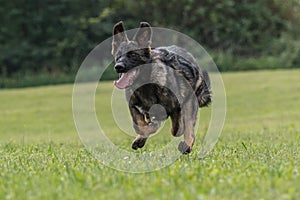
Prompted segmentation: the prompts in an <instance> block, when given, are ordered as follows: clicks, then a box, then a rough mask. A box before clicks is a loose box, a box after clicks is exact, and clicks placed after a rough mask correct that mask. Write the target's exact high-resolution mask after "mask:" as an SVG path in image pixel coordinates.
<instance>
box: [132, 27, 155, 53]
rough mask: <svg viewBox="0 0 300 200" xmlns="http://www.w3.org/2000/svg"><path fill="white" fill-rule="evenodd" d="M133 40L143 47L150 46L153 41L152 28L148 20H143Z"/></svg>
mask: <svg viewBox="0 0 300 200" xmlns="http://www.w3.org/2000/svg"><path fill="white" fill-rule="evenodd" d="M133 40H134V41H136V42H137V43H138V44H139V45H140V46H141V47H145V48H147V47H150V45H151V42H152V29H151V26H150V24H148V23H147V22H141V23H140V28H139V29H138V30H137V32H136V33H135V35H134V37H133Z"/></svg>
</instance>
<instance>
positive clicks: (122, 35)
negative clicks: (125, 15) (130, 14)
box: [111, 21, 128, 55]
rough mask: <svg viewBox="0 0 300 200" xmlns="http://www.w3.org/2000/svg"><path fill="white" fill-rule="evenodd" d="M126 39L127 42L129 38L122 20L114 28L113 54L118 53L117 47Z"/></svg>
mask: <svg viewBox="0 0 300 200" xmlns="http://www.w3.org/2000/svg"><path fill="white" fill-rule="evenodd" d="M124 41H126V42H127V41H128V38H127V34H126V32H125V28H124V25H123V22H122V21H120V22H118V23H116V24H115V26H114V28H113V40H112V50H111V53H112V55H114V54H115V53H116V50H117V48H118V47H119V45H120V44H121V43H122V42H124Z"/></svg>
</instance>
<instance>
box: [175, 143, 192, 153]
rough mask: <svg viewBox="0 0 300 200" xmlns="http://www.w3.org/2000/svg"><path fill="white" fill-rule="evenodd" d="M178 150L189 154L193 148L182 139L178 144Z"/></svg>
mask: <svg viewBox="0 0 300 200" xmlns="http://www.w3.org/2000/svg"><path fill="white" fill-rule="evenodd" d="M178 150H179V151H180V152H181V153H182V154H188V153H191V151H192V148H191V147H190V146H189V145H187V144H186V143H185V142H184V141H181V142H180V143H179V145H178Z"/></svg>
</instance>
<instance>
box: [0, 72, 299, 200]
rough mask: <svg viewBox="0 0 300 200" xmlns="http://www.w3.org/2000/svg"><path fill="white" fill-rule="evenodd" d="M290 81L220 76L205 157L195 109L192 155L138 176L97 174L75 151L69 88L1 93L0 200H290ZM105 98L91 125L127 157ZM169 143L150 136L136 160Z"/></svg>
mask: <svg viewBox="0 0 300 200" xmlns="http://www.w3.org/2000/svg"><path fill="white" fill-rule="evenodd" d="M299 76H300V70H286V71H285V70H278V71H259V72H256V71H253V72H246V73H242V72H238V73H225V74H223V79H224V83H225V87H226V93H227V102H228V105H227V106H228V107H227V118H226V124H225V127H224V131H223V133H222V135H221V137H220V139H219V142H218V143H217V145H216V147H215V148H214V149H213V151H212V152H211V154H210V155H209V156H207V157H205V158H204V159H198V154H197V152H198V151H199V149H200V143H201V135H202V134H203V132H205V130H206V128H207V125H208V119H209V109H203V111H202V112H201V124H200V129H199V133H198V134H199V135H200V136H199V137H197V141H196V146H195V148H194V150H193V152H192V154H190V155H185V156H180V157H179V159H178V160H177V161H176V162H175V163H174V164H172V165H170V166H168V167H166V168H163V169H161V170H158V171H154V172H151V173H142V174H131V173H126V172H120V171H116V170H113V169H111V168H109V167H106V166H104V165H103V164H102V163H101V162H100V161H99V160H98V159H96V158H95V157H94V156H93V155H91V154H90V153H89V152H88V151H87V150H86V149H85V148H84V146H83V145H82V144H81V142H80V140H79V137H78V135H77V132H76V129H75V127H74V122H73V118H72V85H60V86H47V87H36V88H26V89H9V90H1V91H0V99H1V101H0V102H1V104H0V110H1V115H0V122H1V124H0V141H1V142H0V199H84V198H86V199H118V198H121V199H299V197H300V191H299V188H300V172H299V170H300V158H299V155H300V147H299V142H300V120H299V113H300V107H299V99H300V82H299ZM111 89H112V84H111V83H110V82H107V83H101V86H100V87H99V88H98V89H97V96H96V102H97V103H96V109H97V116H98V118H99V121H100V122H101V125H103V130H104V131H105V132H107V133H108V137H109V138H110V139H111V140H112V141H113V142H114V143H116V144H118V145H119V146H121V147H122V148H124V149H126V150H129V149H130V148H129V145H130V142H131V139H132V138H131V137H130V136H128V135H126V134H123V133H122V132H121V131H120V130H119V128H118V127H117V126H115V124H114V121H113V120H112V118H111V117H112V116H111V114H110V113H109V111H110V94H111ZM169 128H170V127H169V123H166V125H165V127H164V128H163V129H162V132H169V130H168V129H169ZM171 139H172V137H171V136H170V133H164V134H163V133H162V134H161V133H159V134H157V135H155V136H153V137H152V138H151V139H150V141H149V143H148V144H147V146H146V147H145V150H142V151H140V152H139V153H138V154H140V155H144V153H145V152H150V151H152V150H154V149H155V148H160V147H162V146H163V145H164V144H165V143H167V142H168V141H170V140H171ZM111 155H114V152H111ZM108 156H109V155H108ZM122 162H123V161H122ZM124 164H126V161H125V160H124Z"/></svg>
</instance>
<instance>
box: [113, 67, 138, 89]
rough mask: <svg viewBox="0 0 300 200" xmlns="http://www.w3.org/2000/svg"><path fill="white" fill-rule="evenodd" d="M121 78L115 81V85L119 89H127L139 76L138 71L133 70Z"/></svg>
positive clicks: (121, 74) (123, 74) (122, 74)
mask: <svg viewBox="0 0 300 200" xmlns="http://www.w3.org/2000/svg"><path fill="white" fill-rule="evenodd" d="M119 75H120V78H119V80H117V81H114V85H115V86H116V87H117V88H119V89H125V88H127V87H129V86H130V85H132V83H133V81H134V80H135V79H136V77H137V75H138V69H132V70H130V71H128V72H126V73H120V74H119Z"/></svg>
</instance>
